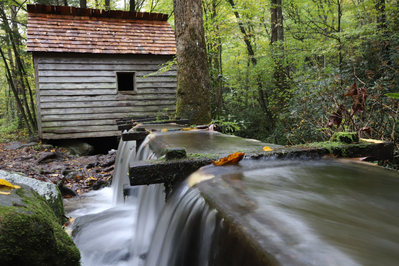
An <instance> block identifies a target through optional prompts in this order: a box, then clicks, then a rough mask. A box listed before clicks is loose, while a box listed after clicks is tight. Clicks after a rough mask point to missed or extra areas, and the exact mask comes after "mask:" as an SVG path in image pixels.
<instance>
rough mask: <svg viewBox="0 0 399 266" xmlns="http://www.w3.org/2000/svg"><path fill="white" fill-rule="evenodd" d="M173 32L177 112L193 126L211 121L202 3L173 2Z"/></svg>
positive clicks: (197, 1)
mask: <svg viewBox="0 0 399 266" xmlns="http://www.w3.org/2000/svg"><path fill="white" fill-rule="evenodd" d="M173 5H174V10H175V29H176V45H177V51H176V58H177V66H178V70H177V80H178V85H177V102H176V113H177V116H179V117H181V118H188V119H190V121H191V123H192V124H207V123H209V122H210V121H211V104H210V92H209V66H208V60H207V54H206V46H205V37H204V25H203V20H202V7H201V0H190V1H186V0H173Z"/></svg>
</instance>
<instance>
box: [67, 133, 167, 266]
mask: <svg viewBox="0 0 399 266" xmlns="http://www.w3.org/2000/svg"><path fill="white" fill-rule="evenodd" d="M147 143H148V140H145V141H144V142H143V144H142V146H141V147H140V149H139V150H138V152H137V153H136V144H135V142H134V141H126V142H124V141H122V140H121V141H120V143H119V147H118V153H117V156H116V159H115V171H114V175H113V182H112V186H111V190H112V193H107V194H105V193H98V192H92V193H88V194H87V195H86V197H87V198H89V199H91V202H92V204H95V202H96V201H104V197H111V198H112V199H110V201H111V202H112V205H110V206H109V207H111V208H108V209H107V210H105V211H102V212H99V213H91V212H89V213H90V214H89V215H85V216H82V217H79V218H77V220H76V223H75V228H74V233H73V239H74V242H75V244H76V245H77V246H78V248H79V249H80V251H81V253H82V265H83V266H110V265H112V266H124V265H133V266H138V265H141V264H142V259H141V258H142V257H143V255H145V254H146V253H147V252H148V249H149V246H150V241H151V237H152V235H153V232H154V229H155V227H156V224H157V221H158V217H159V215H160V213H161V211H162V208H163V206H164V200H165V196H164V193H163V185H162V184H158V185H150V186H140V187H131V186H130V185H129V184H130V182H129V177H128V167H129V163H130V162H132V161H135V160H139V159H140V160H147V159H155V158H156V157H155V156H154V154H153V153H152V151H151V150H150V149H149V147H148V145H146V144H147ZM105 190H107V191H109V190H110V189H109V188H107V189H105ZM126 191H129V193H128V195H124V192H126ZM110 195H112V196H110ZM105 201H106V200H105ZM74 213H79V211H75V212H74Z"/></svg>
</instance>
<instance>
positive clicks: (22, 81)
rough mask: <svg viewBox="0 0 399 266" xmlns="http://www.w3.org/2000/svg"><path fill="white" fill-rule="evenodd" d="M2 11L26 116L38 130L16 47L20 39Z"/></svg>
mask: <svg viewBox="0 0 399 266" xmlns="http://www.w3.org/2000/svg"><path fill="white" fill-rule="evenodd" d="M1 11H2V14H1V15H2V18H3V23H4V26H5V30H6V32H7V33H8V36H9V38H10V43H11V46H12V49H13V51H14V56H15V62H16V68H17V70H18V74H19V81H20V84H21V92H22V98H23V103H24V105H25V111H26V114H27V116H28V118H29V122H30V123H31V125H32V126H33V128H34V129H37V124H36V119H34V118H33V116H32V113H31V111H30V108H29V105H28V101H27V97H26V92H25V88H26V87H27V86H25V80H24V74H23V71H22V69H23V66H22V62H21V58H20V55H19V53H18V50H17V47H16V44H17V43H18V39H15V38H14V32H13V31H12V30H11V28H10V25H9V23H8V19H7V17H6V14H5V12H4V9H2V10H1ZM16 30H17V29H16ZM17 34H18V33H17ZM26 81H27V80H26ZM32 108H34V106H32Z"/></svg>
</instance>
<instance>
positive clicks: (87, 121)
mask: <svg viewBox="0 0 399 266" xmlns="http://www.w3.org/2000/svg"><path fill="white" fill-rule="evenodd" d="M33 57H34V64H35V75H36V95H37V109H38V121H39V137H40V138H41V139H70V138H90V137H106V136H117V135H119V134H120V132H119V131H118V130H117V126H116V124H115V120H116V119H120V118H124V117H126V116H133V117H142V116H147V115H150V116H154V115H156V114H157V113H158V112H159V111H163V110H165V108H169V110H170V111H175V109H176V107H175V102H176V87H177V79H176V75H177V73H176V71H169V72H165V73H163V74H160V75H156V76H151V77H147V78H143V76H144V75H148V74H150V73H153V72H156V71H157V70H158V69H159V68H160V66H159V65H160V64H163V63H165V62H167V61H169V60H171V59H172V57H171V56H159V55H158V56H150V55H148V56H140V55H139V56H137V55H94V54H65V53H62V54H61V53H59V54H57V53H34V55H33ZM119 71H125V72H133V71H134V72H136V80H137V93H136V94H133V95H132V94H130V95H128V94H122V93H121V92H119V93H118V91H117V85H116V72H119Z"/></svg>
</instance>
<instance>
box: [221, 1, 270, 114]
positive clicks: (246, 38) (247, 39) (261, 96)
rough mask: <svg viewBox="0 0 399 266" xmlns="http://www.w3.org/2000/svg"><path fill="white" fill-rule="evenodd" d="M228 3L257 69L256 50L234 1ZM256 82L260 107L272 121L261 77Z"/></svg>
mask: <svg viewBox="0 0 399 266" xmlns="http://www.w3.org/2000/svg"><path fill="white" fill-rule="evenodd" d="M228 2H229V3H230V5H231V7H232V8H233V12H234V15H235V16H236V18H237V20H238V26H239V28H240V31H241V33H242V34H243V35H244V42H245V45H246V47H247V53H248V56H249V57H250V59H251V62H252V65H253V66H254V67H255V66H256V65H257V63H258V61H257V60H256V58H255V53H254V49H253V48H252V43H251V39H250V37H249V35H248V34H247V31H246V30H245V28H244V25H243V23H242V21H241V18H240V14H239V13H238V12H237V11H236V10H234V9H235V3H234V1H233V0H228ZM256 82H257V84H258V101H259V105H260V106H261V108H262V110H263V112H265V113H266V115H267V116H268V117H269V119H270V120H271V121H272V115H271V112H270V110H269V108H268V107H267V105H266V99H265V95H264V91H263V85H262V81H261V77H257V78H256Z"/></svg>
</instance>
